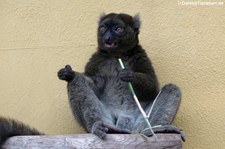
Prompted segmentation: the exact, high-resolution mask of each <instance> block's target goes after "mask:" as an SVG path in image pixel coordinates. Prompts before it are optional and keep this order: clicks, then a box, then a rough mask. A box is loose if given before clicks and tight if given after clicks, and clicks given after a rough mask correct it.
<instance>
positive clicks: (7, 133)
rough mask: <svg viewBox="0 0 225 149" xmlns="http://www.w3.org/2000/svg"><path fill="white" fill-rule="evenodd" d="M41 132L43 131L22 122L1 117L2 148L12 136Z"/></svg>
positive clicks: (0, 144)
mask: <svg viewBox="0 0 225 149" xmlns="http://www.w3.org/2000/svg"><path fill="white" fill-rule="evenodd" d="M41 134H42V133H41V132H39V131H37V130H36V129H34V128H30V127H29V126H27V125H25V124H23V123H22V122H19V121H16V120H13V119H9V118H3V117H0V148H2V144H3V143H4V142H5V141H6V140H7V139H8V138H10V137H12V136H19V135H41Z"/></svg>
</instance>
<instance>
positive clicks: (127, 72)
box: [118, 68, 134, 82]
mask: <svg viewBox="0 0 225 149" xmlns="http://www.w3.org/2000/svg"><path fill="white" fill-rule="evenodd" d="M118 77H119V78H120V79H121V80H122V81H125V82H131V81H133V79H134V71H133V70H131V69H130V68H125V69H122V70H120V71H119V74H118Z"/></svg>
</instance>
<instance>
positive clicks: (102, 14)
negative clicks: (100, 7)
mask: <svg viewBox="0 0 225 149" xmlns="http://www.w3.org/2000/svg"><path fill="white" fill-rule="evenodd" d="M105 16H106V14H105V13H104V12H102V13H101V14H100V16H99V20H98V23H100V22H101V21H102V20H103V19H104V18H105Z"/></svg>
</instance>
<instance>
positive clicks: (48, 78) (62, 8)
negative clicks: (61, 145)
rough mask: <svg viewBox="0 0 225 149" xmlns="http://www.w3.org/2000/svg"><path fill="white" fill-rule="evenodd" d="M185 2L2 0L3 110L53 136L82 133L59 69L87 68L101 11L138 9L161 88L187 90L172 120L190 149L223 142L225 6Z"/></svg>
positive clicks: (143, 40) (0, 98)
mask: <svg viewBox="0 0 225 149" xmlns="http://www.w3.org/2000/svg"><path fill="white" fill-rule="evenodd" d="M196 1H197V0H196ZM223 1H224V0H223ZM179 2H180V3H182V1H181V0H170V1H166V0H152V1H149V0H139V1H138V0H137V1H134V0H123V1H113V0H104V1H103V0H102V1H97V0H70V1H56V0H48V1H36V0H23V1H21V0H20V1H19V0H12V1H10V0H1V1H0V105H1V107H0V112H1V115H4V116H10V117H13V118H16V119H19V120H21V121H24V122H26V123H28V124H30V125H31V126H34V127H36V128H38V129H39V130H41V131H43V132H46V133H48V134H66V133H82V132H83V130H82V129H81V128H80V127H79V126H78V125H77V124H76V123H75V121H74V120H73V117H72V114H71V112H70V109H69V106H68V102H67V94H66V83H65V82H62V81H60V80H58V78H57V76H56V73H57V71H58V70H59V69H60V68H62V67H63V66H64V65H65V64H71V65H72V66H73V68H74V69H75V70H77V71H83V69H84V65H85V63H86V62H87V61H88V58H89V57H90V55H91V54H92V53H93V52H94V51H95V48H96V27H97V20H98V16H99V14H100V13H101V12H103V11H104V12H125V13H129V14H132V15H134V14H135V13H140V15H141V18H142V29H141V34H140V41H141V44H142V45H143V47H144V48H145V49H146V50H147V53H148V54H149V56H150V57H151V59H152V61H153V64H154V66H155V69H156V72H157V75H158V77H159V80H160V83H161V86H162V85H164V84H166V83H169V82H173V83H176V84H177V85H179V86H180V87H181V89H182V92H183V98H182V104H181V107H180V110H179V113H178V115H177V117H176V119H175V122H174V124H175V125H177V126H178V127H181V128H183V129H184V130H185V132H186V134H187V142H185V143H184V148H185V149H191V148H193V149H206V148H207V149H216V148H221V147H222V146H225V141H224V138H225V129H224V128H225V116H224V114H225V101H224V98H225V4H224V5H223V6H182V5H179ZM224 3H225V1H224Z"/></svg>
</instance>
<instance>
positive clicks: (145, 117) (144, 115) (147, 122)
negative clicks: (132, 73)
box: [118, 58, 157, 138]
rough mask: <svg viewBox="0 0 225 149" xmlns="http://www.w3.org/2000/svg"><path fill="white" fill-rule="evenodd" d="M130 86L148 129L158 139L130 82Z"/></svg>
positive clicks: (121, 64) (121, 62) (120, 61)
mask: <svg viewBox="0 0 225 149" xmlns="http://www.w3.org/2000/svg"><path fill="white" fill-rule="evenodd" d="M118 60H119V63H120V66H121V68H122V69H125V67H124V64H123V61H122V60H121V59H120V58H119V59H118ZM128 86H129V89H130V91H131V93H132V95H133V98H134V100H135V102H136V104H137V106H138V108H139V110H140V112H141V114H142V116H143V117H144V120H145V122H146V124H147V125H148V127H149V129H150V131H151V132H152V134H153V136H155V138H157V136H156V135H155V133H154V131H153V130H152V126H151V124H150V122H149V120H148V116H147V115H146V113H145V111H144V110H143V108H142V107H141V104H140V103H139V101H138V98H137V95H136V93H135V91H134V88H133V86H132V84H131V83H130V82H128Z"/></svg>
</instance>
